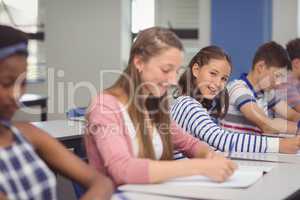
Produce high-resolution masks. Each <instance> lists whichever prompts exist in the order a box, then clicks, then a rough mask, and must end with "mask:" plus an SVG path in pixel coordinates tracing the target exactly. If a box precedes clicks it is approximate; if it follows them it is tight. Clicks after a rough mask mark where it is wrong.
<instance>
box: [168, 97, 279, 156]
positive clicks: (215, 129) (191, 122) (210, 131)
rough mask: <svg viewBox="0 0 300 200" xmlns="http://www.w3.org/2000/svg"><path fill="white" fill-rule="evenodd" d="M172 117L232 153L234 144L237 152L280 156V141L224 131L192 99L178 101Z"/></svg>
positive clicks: (172, 107)
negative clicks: (230, 150) (273, 153)
mask: <svg viewBox="0 0 300 200" xmlns="http://www.w3.org/2000/svg"><path fill="white" fill-rule="evenodd" d="M170 113H171V117H172V119H173V120H174V121H176V122H177V123H178V124H179V125H180V126H181V127H182V128H183V129H184V130H185V131H186V132H188V133H190V134H192V135H193V136H194V137H197V138H199V139H200V140H203V141H205V142H207V143H208V144H209V145H210V146H212V147H214V148H216V149H218V150H220V151H229V146H230V144H234V151H236V152H278V151H279V139H278V138H272V137H266V136H261V135H256V134H250V133H236V132H231V131H227V130H224V129H222V128H220V127H219V126H218V125H217V124H216V123H215V122H214V121H213V120H212V118H211V117H210V116H209V114H208V112H207V109H205V108H204V107H203V106H202V105H201V103H199V102H198V101H197V100H195V99H194V98H192V97H190V96H180V97H178V98H177V99H176V100H175V101H174V102H173V104H172V106H171V111H170Z"/></svg>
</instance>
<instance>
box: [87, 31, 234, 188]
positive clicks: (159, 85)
mask: <svg viewBox="0 0 300 200" xmlns="http://www.w3.org/2000/svg"><path fill="white" fill-rule="evenodd" d="M182 61H183V46H182V43H181V42H180V40H179V38H178V37H177V36H176V35H175V34H174V33H173V32H171V31H170V30H168V29H165V28H160V27H152V28H148V29H145V30H143V31H141V32H140V33H139V34H138V36H137V38H136V40H135V41H134V43H133V45H132V47H131V51H130V57H129V62H128V66H127V68H126V69H125V70H124V72H123V74H122V75H121V76H120V77H119V79H118V80H117V81H116V83H115V84H114V85H113V86H111V87H110V88H107V89H105V90H104V91H101V92H100V93H99V95H97V97H96V98H95V99H94V100H93V102H92V103H91V105H90V107H89V111H88V113H87V121H88V129H87V132H86V135H85V141H86V143H85V144H86V145H85V146H86V148H87V154H88V158H89V161H90V163H91V164H92V165H93V166H95V167H96V169H98V170H99V171H101V172H103V173H106V174H107V175H109V176H110V177H111V178H112V179H113V181H114V183H115V185H121V184H130V183H131V184H147V183H158V182H162V181H166V180H168V179H170V178H175V177H181V176H191V175H203V176H207V177H209V178H210V179H212V180H214V181H220V182H221V181H225V180H227V179H228V178H229V177H230V176H231V175H232V174H233V172H234V171H235V169H236V168H237V166H236V164H235V163H234V162H233V161H231V160H229V159H226V158H224V157H223V156H220V155H218V154H216V153H214V151H212V149H211V148H209V146H208V145H207V144H206V143H204V142H201V141H199V140H198V139H196V138H194V137H192V136H191V135H189V134H187V133H185V132H184V131H183V130H182V129H181V128H180V127H178V125H177V124H176V123H174V122H173V121H172V120H170V115H169V110H168V108H169V105H168V98H167V97H168V95H167V94H168V93H167V90H168V87H169V86H170V85H173V84H176V75H177V71H178V70H179V68H180V66H181V64H182ZM173 149H175V150H181V151H182V152H184V154H185V155H186V156H187V157H190V158H191V159H186V160H174V159H173Z"/></svg>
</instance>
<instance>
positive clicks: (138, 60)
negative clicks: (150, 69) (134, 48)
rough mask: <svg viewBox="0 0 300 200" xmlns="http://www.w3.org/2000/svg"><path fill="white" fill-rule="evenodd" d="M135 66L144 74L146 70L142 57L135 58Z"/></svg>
mask: <svg viewBox="0 0 300 200" xmlns="http://www.w3.org/2000/svg"><path fill="white" fill-rule="evenodd" d="M133 64H134V66H135V67H136V69H137V70H138V72H142V71H143V69H144V62H143V60H142V57H141V56H138V55H136V56H134V58H133Z"/></svg>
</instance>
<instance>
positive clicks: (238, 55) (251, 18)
mask: <svg viewBox="0 0 300 200" xmlns="http://www.w3.org/2000/svg"><path fill="white" fill-rule="evenodd" d="M211 8H212V10H211V19H212V26H211V29H212V34H211V43H212V44H214V45H218V46H221V47H223V48H224V49H225V50H226V51H227V52H228V53H229V55H231V58H232V61H233V66H234V70H233V73H232V78H238V77H239V76H240V74H241V73H242V72H247V71H248V70H249V68H250V67H251V60H252V57H253V55H254V52H255V49H256V48H257V46H259V45H260V44H262V43H264V42H266V41H269V40H271V36H272V33H271V31H272V1H271V0H251V1H240V0H226V1H219V0H212V7H211Z"/></svg>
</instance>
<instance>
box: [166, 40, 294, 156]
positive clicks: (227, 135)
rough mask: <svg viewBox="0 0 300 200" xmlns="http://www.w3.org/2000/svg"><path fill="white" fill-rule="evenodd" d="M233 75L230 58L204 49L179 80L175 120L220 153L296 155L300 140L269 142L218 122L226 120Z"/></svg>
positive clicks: (217, 50)
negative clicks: (227, 88)
mask: <svg viewBox="0 0 300 200" xmlns="http://www.w3.org/2000/svg"><path fill="white" fill-rule="evenodd" d="M231 71H232V64H231V60H230V57H229V56H228V55H227V54H226V53H225V52H224V51H223V50H222V49H221V48H219V47H217V46H208V47H205V48H203V49H201V50H200V51H199V52H198V53H197V54H196V55H195V56H194V57H193V58H192V60H191V61H190V64H189V65H188V69H187V70H186V71H185V73H183V74H182V76H181V77H180V80H179V90H178V91H177V93H178V92H179V94H176V95H175V96H176V99H175V100H174V102H173V104H172V106H171V116H172V118H173V120H175V121H176V122H177V123H178V124H179V125H180V126H181V127H182V128H183V129H184V130H185V131H187V132H189V133H190V134H192V135H193V136H194V137H196V138H199V139H200V140H203V141H205V142H207V143H208V144H209V145H211V146H213V147H214V148H216V149H218V150H220V151H229V149H230V146H231V145H232V146H233V150H234V151H237V152H282V153H296V152H297V150H298V146H299V143H300V140H299V139H298V138H293V139H278V138H269V137H266V136H261V135H254V134H247V132H244V133H237V132H231V131H226V130H224V129H222V128H220V127H219V126H218V125H217V124H216V121H217V120H218V119H221V118H223V117H224V116H226V112H227V109H228V94H227V92H226V89H225V86H226V83H227V81H228V79H229V76H230V74H231Z"/></svg>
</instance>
